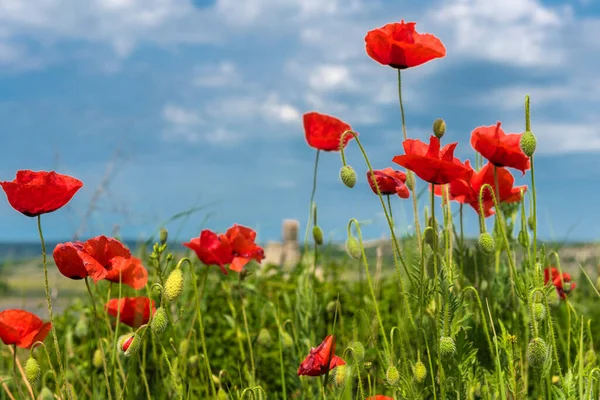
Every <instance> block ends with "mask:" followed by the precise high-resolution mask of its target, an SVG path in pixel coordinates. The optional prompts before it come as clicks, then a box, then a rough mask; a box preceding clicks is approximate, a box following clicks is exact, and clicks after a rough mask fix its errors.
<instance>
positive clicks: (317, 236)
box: [312, 225, 323, 246]
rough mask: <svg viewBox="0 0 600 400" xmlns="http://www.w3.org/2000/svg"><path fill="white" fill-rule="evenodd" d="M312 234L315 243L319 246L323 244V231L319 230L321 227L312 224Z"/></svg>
mask: <svg viewBox="0 0 600 400" xmlns="http://www.w3.org/2000/svg"><path fill="white" fill-rule="evenodd" d="M312 234H313V240H314V241H315V243H316V244H317V245H319V246H320V245H322V244H323V231H322V230H321V227H320V226H319V225H315V226H313V229H312Z"/></svg>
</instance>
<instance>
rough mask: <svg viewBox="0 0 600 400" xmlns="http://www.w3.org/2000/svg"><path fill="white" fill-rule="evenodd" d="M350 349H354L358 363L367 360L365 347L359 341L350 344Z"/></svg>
mask: <svg viewBox="0 0 600 400" xmlns="http://www.w3.org/2000/svg"><path fill="white" fill-rule="evenodd" d="M348 347H350V348H352V349H354V354H355V355H356V359H357V360H358V362H361V361H362V360H363V359H364V358H365V346H363V344H362V343H361V342H359V341H358V340H355V341H354V342H352V343H350V344H349V345H348Z"/></svg>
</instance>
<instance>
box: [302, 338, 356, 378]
mask: <svg viewBox="0 0 600 400" xmlns="http://www.w3.org/2000/svg"><path fill="white" fill-rule="evenodd" d="M345 364H346V362H345V361H344V360H342V359H341V358H340V357H338V356H336V355H335V337H334V336H332V335H329V336H327V337H326V338H325V339H324V340H323V342H322V343H321V344H320V345H319V347H317V348H312V349H311V350H310V353H309V354H308V355H307V356H306V358H305V359H304V361H302V363H300V367H299V368H298V376H301V375H307V376H320V375H325V374H326V373H327V372H328V371H330V370H332V369H334V368H335V367H337V366H340V365H345Z"/></svg>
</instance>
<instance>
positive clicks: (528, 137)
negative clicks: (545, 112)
mask: <svg viewBox="0 0 600 400" xmlns="http://www.w3.org/2000/svg"><path fill="white" fill-rule="evenodd" d="M519 145H520V146H521V150H523V153H525V155H526V156H527V157H531V156H532V155H533V153H535V147H536V145H537V141H536V139H535V135H534V134H533V132H531V131H525V132H524V133H523V134H522V135H521V139H520V140H519Z"/></svg>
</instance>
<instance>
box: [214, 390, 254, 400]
mask: <svg viewBox="0 0 600 400" xmlns="http://www.w3.org/2000/svg"><path fill="white" fill-rule="evenodd" d="M252 397H254V396H252ZM217 400H229V395H228V394H227V392H226V391H225V390H223V388H219V390H218V391H217Z"/></svg>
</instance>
